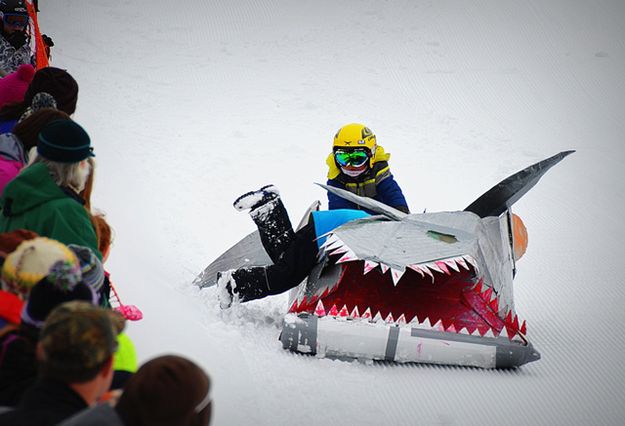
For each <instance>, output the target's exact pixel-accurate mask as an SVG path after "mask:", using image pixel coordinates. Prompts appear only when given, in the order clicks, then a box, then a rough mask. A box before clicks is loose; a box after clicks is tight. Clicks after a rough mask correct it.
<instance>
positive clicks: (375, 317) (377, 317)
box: [371, 311, 382, 322]
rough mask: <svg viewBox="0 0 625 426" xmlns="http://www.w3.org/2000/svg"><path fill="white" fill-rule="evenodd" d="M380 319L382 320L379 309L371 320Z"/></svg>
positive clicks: (377, 320)
mask: <svg viewBox="0 0 625 426" xmlns="http://www.w3.org/2000/svg"><path fill="white" fill-rule="evenodd" d="M380 321H382V314H381V313H380V311H378V313H377V314H375V316H374V317H373V319H372V320H371V322H380Z"/></svg>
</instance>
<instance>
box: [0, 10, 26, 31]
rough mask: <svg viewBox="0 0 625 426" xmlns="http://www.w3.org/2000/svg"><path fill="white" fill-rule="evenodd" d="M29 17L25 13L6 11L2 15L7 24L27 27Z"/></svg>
mask: <svg viewBox="0 0 625 426" xmlns="http://www.w3.org/2000/svg"><path fill="white" fill-rule="evenodd" d="M28 19H29V18H28V15H23V14H21V13H5V14H4V16H3V17H2V20H3V21H4V23H5V24H6V25H9V26H11V27H20V28H26V26H27V25H28Z"/></svg>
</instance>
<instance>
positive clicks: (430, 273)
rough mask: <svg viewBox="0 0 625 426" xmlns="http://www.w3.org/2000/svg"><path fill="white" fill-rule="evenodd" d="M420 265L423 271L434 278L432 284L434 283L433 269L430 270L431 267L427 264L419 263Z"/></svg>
mask: <svg viewBox="0 0 625 426" xmlns="http://www.w3.org/2000/svg"><path fill="white" fill-rule="evenodd" d="M419 267H420V268H421V270H422V271H423V272H425V273H426V274H428V275H429V276H430V278H432V284H434V274H433V273H432V271H430V268H428V267H427V265H419Z"/></svg>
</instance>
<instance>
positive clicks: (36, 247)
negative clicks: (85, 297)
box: [1, 237, 80, 297]
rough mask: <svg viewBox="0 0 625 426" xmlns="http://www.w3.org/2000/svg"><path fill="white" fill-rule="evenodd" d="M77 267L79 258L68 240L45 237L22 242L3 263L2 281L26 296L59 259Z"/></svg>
mask: <svg viewBox="0 0 625 426" xmlns="http://www.w3.org/2000/svg"><path fill="white" fill-rule="evenodd" d="M59 261H60V262H62V263H65V264H67V265H69V266H70V267H73V268H78V270H79V271H80V264H79V262H78V258H77V257H76V255H75V254H74V252H73V251H71V250H70V249H69V248H68V247H67V246H66V245H65V244H62V243H60V242H58V241H56V240H52V239H50V238H46V237H37V238H33V239H32V240H27V241H24V242H22V243H21V244H20V245H19V246H18V247H17V249H16V250H15V251H14V252H13V253H11V254H9V255H8V256H7V257H6V259H5V261H4V265H2V275H1V277H2V283H3V285H4V286H5V288H8V290H9V291H11V292H13V293H16V294H20V295H22V296H23V297H27V296H28V293H29V292H30V290H31V288H32V287H33V286H34V285H35V284H37V283H38V282H39V281H41V279H42V278H44V277H46V276H48V274H49V273H50V269H51V268H52V266H53V265H55V264H56V263H57V262H59Z"/></svg>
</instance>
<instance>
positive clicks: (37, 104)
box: [17, 92, 57, 123]
mask: <svg viewBox="0 0 625 426" xmlns="http://www.w3.org/2000/svg"><path fill="white" fill-rule="evenodd" d="M44 108H54V109H57V107H56V101H55V100H54V97H52V95H51V94H49V93H46V92H39V93H37V94H36V95H35V96H34V97H33V101H32V102H31V103H30V106H29V107H28V108H26V110H25V111H24V113H23V114H22V115H21V117H20V119H19V120H17V122H18V123H21V122H22V121H24V120H26V119H27V118H28V117H30V116H31V115H33V113H35V112H37V111H39V110H41V109H44Z"/></svg>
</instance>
